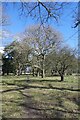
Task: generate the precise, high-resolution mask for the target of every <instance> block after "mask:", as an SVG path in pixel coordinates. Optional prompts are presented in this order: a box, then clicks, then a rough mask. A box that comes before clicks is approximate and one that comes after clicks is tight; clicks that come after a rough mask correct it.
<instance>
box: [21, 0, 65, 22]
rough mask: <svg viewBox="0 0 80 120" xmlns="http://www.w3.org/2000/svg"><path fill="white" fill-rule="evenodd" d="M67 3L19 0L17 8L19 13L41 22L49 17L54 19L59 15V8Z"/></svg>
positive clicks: (46, 20)
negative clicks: (25, 0)
mask: <svg viewBox="0 0 80 120" xmlns="http://www.w3.org/2000/svg"><path fill="white" fill-rule="evenodd" d="M66 4H67V3H58V2H42V1H40V0H37V2H24V1H23V0H21V3H20V6H19V8H20V9H19V10H20V11H21V14H20V15H22V14H23V15H25V17H27V16H31V17H32V18H33V19H35V20H38V21H39V22H41V24H44V23H46V22H48V20H49V19H51V18H52V19H53V20H56V21H57V22H58V18H59V17H60V14H61V10H62V9H63V7H64V6H65V5H66Z"/></svg>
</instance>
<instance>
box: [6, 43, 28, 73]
mask: <svg viewBox="0 0 80 120" xmlns="http://www.w3.org/2000/svg"><path fill="white" fill-rule="evenodd" d="M5 54H6V55H7V56H11V57H12V58H13V60H12V61H11V62H12V65H13V66H14V72H15V73H16V74H17V75H20V74H21V72H22V69H24V68H25V67H26V65H27V63H28V55H29V54H30V48H29V46H28V45H27V44H25V43H23V42H20V41H19V42H16V41H14V42H12V43H11V44H10V45H8V46H6V48H5ZM8 67H9V66H8Z"/></svg>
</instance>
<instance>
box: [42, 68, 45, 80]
mask: <svg viewBox="0 0 80 120" xmlns="http://www.w3.org/2000/svg"><path fill="white" fill-rule="evenodd" d="M44 71H45V70H44V69H43V70H42V78H44V77H45V72H44Z"/></svg>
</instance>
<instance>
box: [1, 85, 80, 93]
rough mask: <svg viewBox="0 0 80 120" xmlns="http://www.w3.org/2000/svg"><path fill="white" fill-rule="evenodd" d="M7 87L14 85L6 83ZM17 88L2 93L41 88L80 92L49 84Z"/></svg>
mask: <svg viewBox="0 0 80 120" xmlns="http://www.w3.org/2000/svg"><path fill="white" fill-rule="evenodd" d="M6 84H7V85H12V84H10V83H6ZM14 85H16V84H14ZM16 86H17V88H13V89H8V90H3V91H2V93H4V92H10V91H17V90H24V89H31V88H35V89H36V88H39V89H56V90H61V91H63V90H67V91H77V92H79V91H80V89H71V88H62V87H61V88H59V87H54V86H52V85H51V84H48V86H37V85H36V86H31V85H28V84H27V85H16Z"/></svg>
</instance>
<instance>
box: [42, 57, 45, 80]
mask: <svg viewBox="0 0 80 120" xmlns="http://www.w3.org/2000/svg"><path fill="white" fill-rule="evenodd" d="M44 62H45V55H43V61H42V78H43V77H45V69H44V66H45V65H44Z"/></svg>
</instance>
